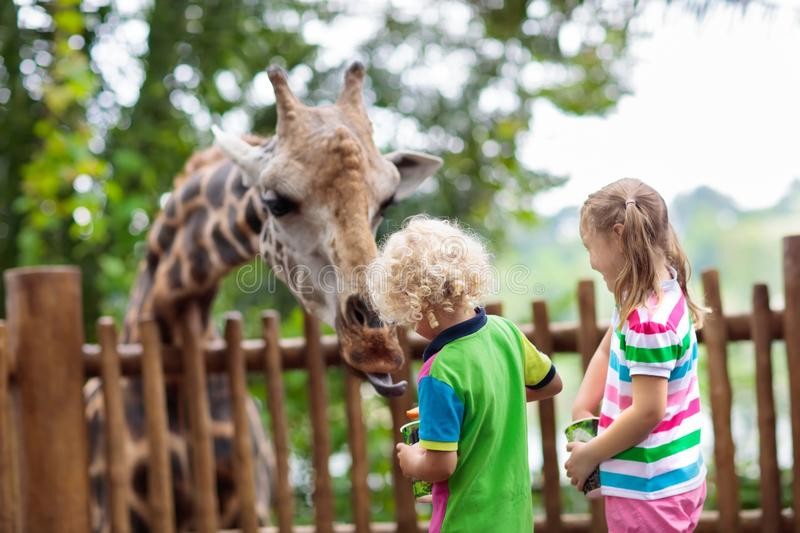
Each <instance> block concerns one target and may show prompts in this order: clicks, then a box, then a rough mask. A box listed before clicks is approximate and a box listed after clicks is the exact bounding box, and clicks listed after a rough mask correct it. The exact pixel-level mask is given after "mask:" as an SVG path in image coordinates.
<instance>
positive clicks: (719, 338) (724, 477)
mask: <svg viewBox="0 0 800 533" xmlns="http://www.w3.org/2000/svg"><path fill="white" fill-rule="evenodd" d="M703 289H704V291H705V295H706V304H707V305H708V306H709V307H711V314H710V315H709V316H708V317H707V319H706V322H705V326H704V327H703V336H704V338H705V343H706V351H707V353H708V378H709V381H710V385H711V387H710V388H711V395H710V396H711V416H712V420H713V423H714V458H715V460H716V465H715V466H716V470H717V501H718V505H719V520H720V523H719V527H720V531H738V528H739V525H740V524H739V480H738V478H737V477H736V464H735V462H734V449H735V447H734V444H733V437H732V435H731V401H732V400H731V396H732V394H731V383H730V380H729V379H728V366H727V363H728V348H727V344H728V331H727V326H726V324H725V316H724V315H723V314H722V298H721V296H720V292H719V275H718V273H717V271H716V270H707V271H705V272H703Z"/></svg>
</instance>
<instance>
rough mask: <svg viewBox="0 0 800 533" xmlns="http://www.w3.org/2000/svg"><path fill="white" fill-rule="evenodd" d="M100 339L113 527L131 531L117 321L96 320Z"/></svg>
mask: <svg viewBox="0 0 800 533" xmlns="http://www.w3.org/2000/svg"><path fill="white" fill-rule="evenodd" d="M97 339H98V341H99V342H100V356H101V358H100V365H101V366H100V370H101V374H102V379H101V386H102V391H103V403H104V404H105V410H106V427H105V433H106V434H105V444H106V450H105V456H106V483H107V484H108V485H107V486H108V504H109V505H108V507H109V511H110V515H111V530H112V531H113V532H114V533H128V531H129V530H130V528H129V523H130V519H129V517H128V481H129V480H130V474H129V472H128V464H127V461H126V457H125V407H124V405H123V401H124V400H123V398H122V382H121V380H120V371H119V354H118V353H117V331H116V328H115V327H114V320H113V319H111V318H110V317H100V319H98V321H97Z"/></svg>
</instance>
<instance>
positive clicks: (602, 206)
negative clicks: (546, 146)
mask: <svg viewBox="0 0 800 533" xmlns="http://www.w3.org/2000/svg"><path fill="white" fill-rule="evenodd" d="M617 224H622V228H623V229H622V233H621V235H620V239H621V243H622V252H623V254H622V255H623V261H624V264H623V266H622V270H621V271H620V273H619V276H618V277H617V279H616V281H615V283H614V299H615V301H616V302H617V305H619V308H620V315H619V316H620V321H621V322H622V321H624V320H625V319H626V318H627V317H628V315H629V314H630V313H631V312H632V311H633V310H634V309H635V308H636V307H637V306H639V305H641V304H643V303H644V302H646V301H647V298H648V296H649V295H650V294H653V293H655V294H657V295H659V296H660V294H661V284H660V282H659V274H658V272H656V264H657V262H658V261H657V259H658V255H659V254H663V255H664V257H665V258H666V260H667V264H668V265H670V266H671V267H672V268H674V269H675V270H676V271H677V273H678V283H679V284H680V287H681V290H682V291H683V294H684V295H685V297H686V303H687V305H688V306H689V312H690V313H691V316H692V320H693V321H694V325H695V327H696V328H698V329H699V328H701V327H702V325H703V317H704V315H705V314H706V313H707V312H708V311H707V309H706V308H704V307H702V306H700V305H698V304H696V303H695V302H694V301H693V300H692V298H691V296H690V295H689V290H688V288H687V282H688V281H689V276H691V267H690V266H689V260H688V259H687V257H686V254H685V253H684V251H683V248H681V245H680V243H679V242H678V237H677V235H676V234H675V230H674V229H673V227H672V225H671V224H670V223H669V215H668V213H667V204H666V202H664V198H662V197H661V195H660V194H658V192H656V190H655V189H653V188H652V187H650V186H649V185H647V184H645V183H643V182H642V181H640V180H637V179H633V178H623V179H621V180H618V181H615V182H613V183H611V184H609V185H606V186H605V187H603V188H602V189H600V190H599V191H597V192H595V193H592V194H590V195H589V198H587V199H586V201H585V202H584V203H583V207H581V219H580V230H581V235H582V236H587V235H591V234H596V233H601V234H603V233H605V234H606V235H608V234H609V232H611V231H613V229H614V226H615V225H617Z"/></svg>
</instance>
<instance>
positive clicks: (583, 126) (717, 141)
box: [522, 1, 800, 215]
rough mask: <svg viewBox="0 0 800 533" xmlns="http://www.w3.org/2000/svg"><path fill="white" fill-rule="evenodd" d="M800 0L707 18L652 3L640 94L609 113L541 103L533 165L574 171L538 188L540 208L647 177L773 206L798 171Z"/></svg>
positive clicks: (636, 73)
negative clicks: (557, 183) (568, 110)
mask: <svg viewBox="0 0 800 533" xmlns="http://www.w3.org/2000/svg"><path fill="white" fill-rule="evenodd" d="M798 6H800V3H795V2H793V1H785V2H783V3H782V5H780V6H779V7H777V8H776V10H775V11H774V12H773V13H772V14H769V15H765V14H764V13H763V11H762V10H761V8H758V7H755V6H751V9H749V10H748V11H747V12H746V13H745V14H744V16H743V15H742V14H741V11H740V10H737V9H731V8H727V7H719V8H716V9H713V10H711V12H709V13H708V14H707V15H706V17H705V18H704V19H702V20H697V19H696V18H695V17H694V16H693V15H691V14H690V13H688V12H686V10H684V9H681V8H678V7H671V8H667V9H665V8H663V7H662V6H661V5H660V4H654V5H650V6H649V8H648V10H647V11H646V12H645V13H644V14H643V16H642V17H641V18H640V19H639V23H638V28H639V29H644V30H648V31H649V32H651V33H650V36H648V37H643V38H639V39H637V40H636V41H634V42H632V43H631V46H630V54H631V56H632V57H633V58H634V60H635V61H636V63H635V64H634V66H633V70H632V72H631V77H630V79H629V86H630V87H631V89H632V90H633V94H632V95H630V96H627V97H625V98H623V99H622V100H621V101H620V103H619V105H618V106H617V108H616V110H615V111H614V112H612V113H610V114H609V115H608V116H606V117H604V118H599V117H575V116H566V115H564V114H562V113H561V112H559V111H558V110H556V109H555V108H554V107H553V106H552V105H550V104H549V103H546V102H540V103H537V104H536V106H535V108H534V121H533V125H532V134H531V136H530V138H529V141H528V143H527V145H526V146H525V147H524V149H523V150H522V151H523V153H524V155H523V159H524V161H525V163H526V164H528V165H529V166H531V167H533V168H537V169H543V170H548V171H550V172H553V173H556V174H566V175H569V176H570V180H569V181H568V182H567V183H566V184H565V185H564V186H563V187H560V188H558V189H554V190H552V191H549V192H546V193H543V194H541V195H539V196H538V197H537V198H536V201H535V204H534V205H535V208H536V210H537V212H538V213H541V214H545V215H548V214H552V213H554V212H556V211H558V210H560V209H561V208H563V207H566V206H569V205H579V204H580V203H581V202H582V201H583V199H584V198H585V197H586V196H587V195H588V194H589V193H591V192H593V191H594V190H596V189H598V188H600V187H602V186H603V185H605V184H606V183H609V182H611V181H613V180H615V179H617V178H621V177H637V178H640V179H642V180H643V181H645V182H647V183H649V184H650V185H652V186H653V187H655V188H656V190H658V191H659V192H660V193H661V194H662V195H663V196H664V197H665V198H666V200H667V201H668V202H669V201H671V199H672V198H674V196H675V195H676V194H678V193H681V192H685V191H688V190H691V189H693V188H695V187H697V186H699V185H709V186H711V187H713V188H715V189H717V190H719V191H722V192H724V193H726V194H728V195H730V196H732V197H733V198H734V199H735V200H736V202H737V203H738V204H739V205H740V207H743V208H756V207H764V206H768V205H771V204H773V203H774V202H775V201H776V200H777V199H779V198H780V196H781V195H782V194H783V193H784V192H785V191H786V189H787V188H788V186H789V183H790V182H791V181H792V180H793V179H800V61H799V60H798V58H800V55H799V54H800V16H799V15H798Z"/></svg>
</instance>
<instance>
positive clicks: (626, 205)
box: [625, 200, 636, 209]
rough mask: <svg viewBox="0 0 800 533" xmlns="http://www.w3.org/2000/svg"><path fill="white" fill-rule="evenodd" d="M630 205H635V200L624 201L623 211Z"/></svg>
mask: <svg viewBox="0 0 800 533" xmlns="http://www.w3.org/2000/svg"><path fill="white" fill-rule="evenodd" d="M631 204H633V205H636V200H625V209H627V208H628V206H629V205H631Z"/></svg>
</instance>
